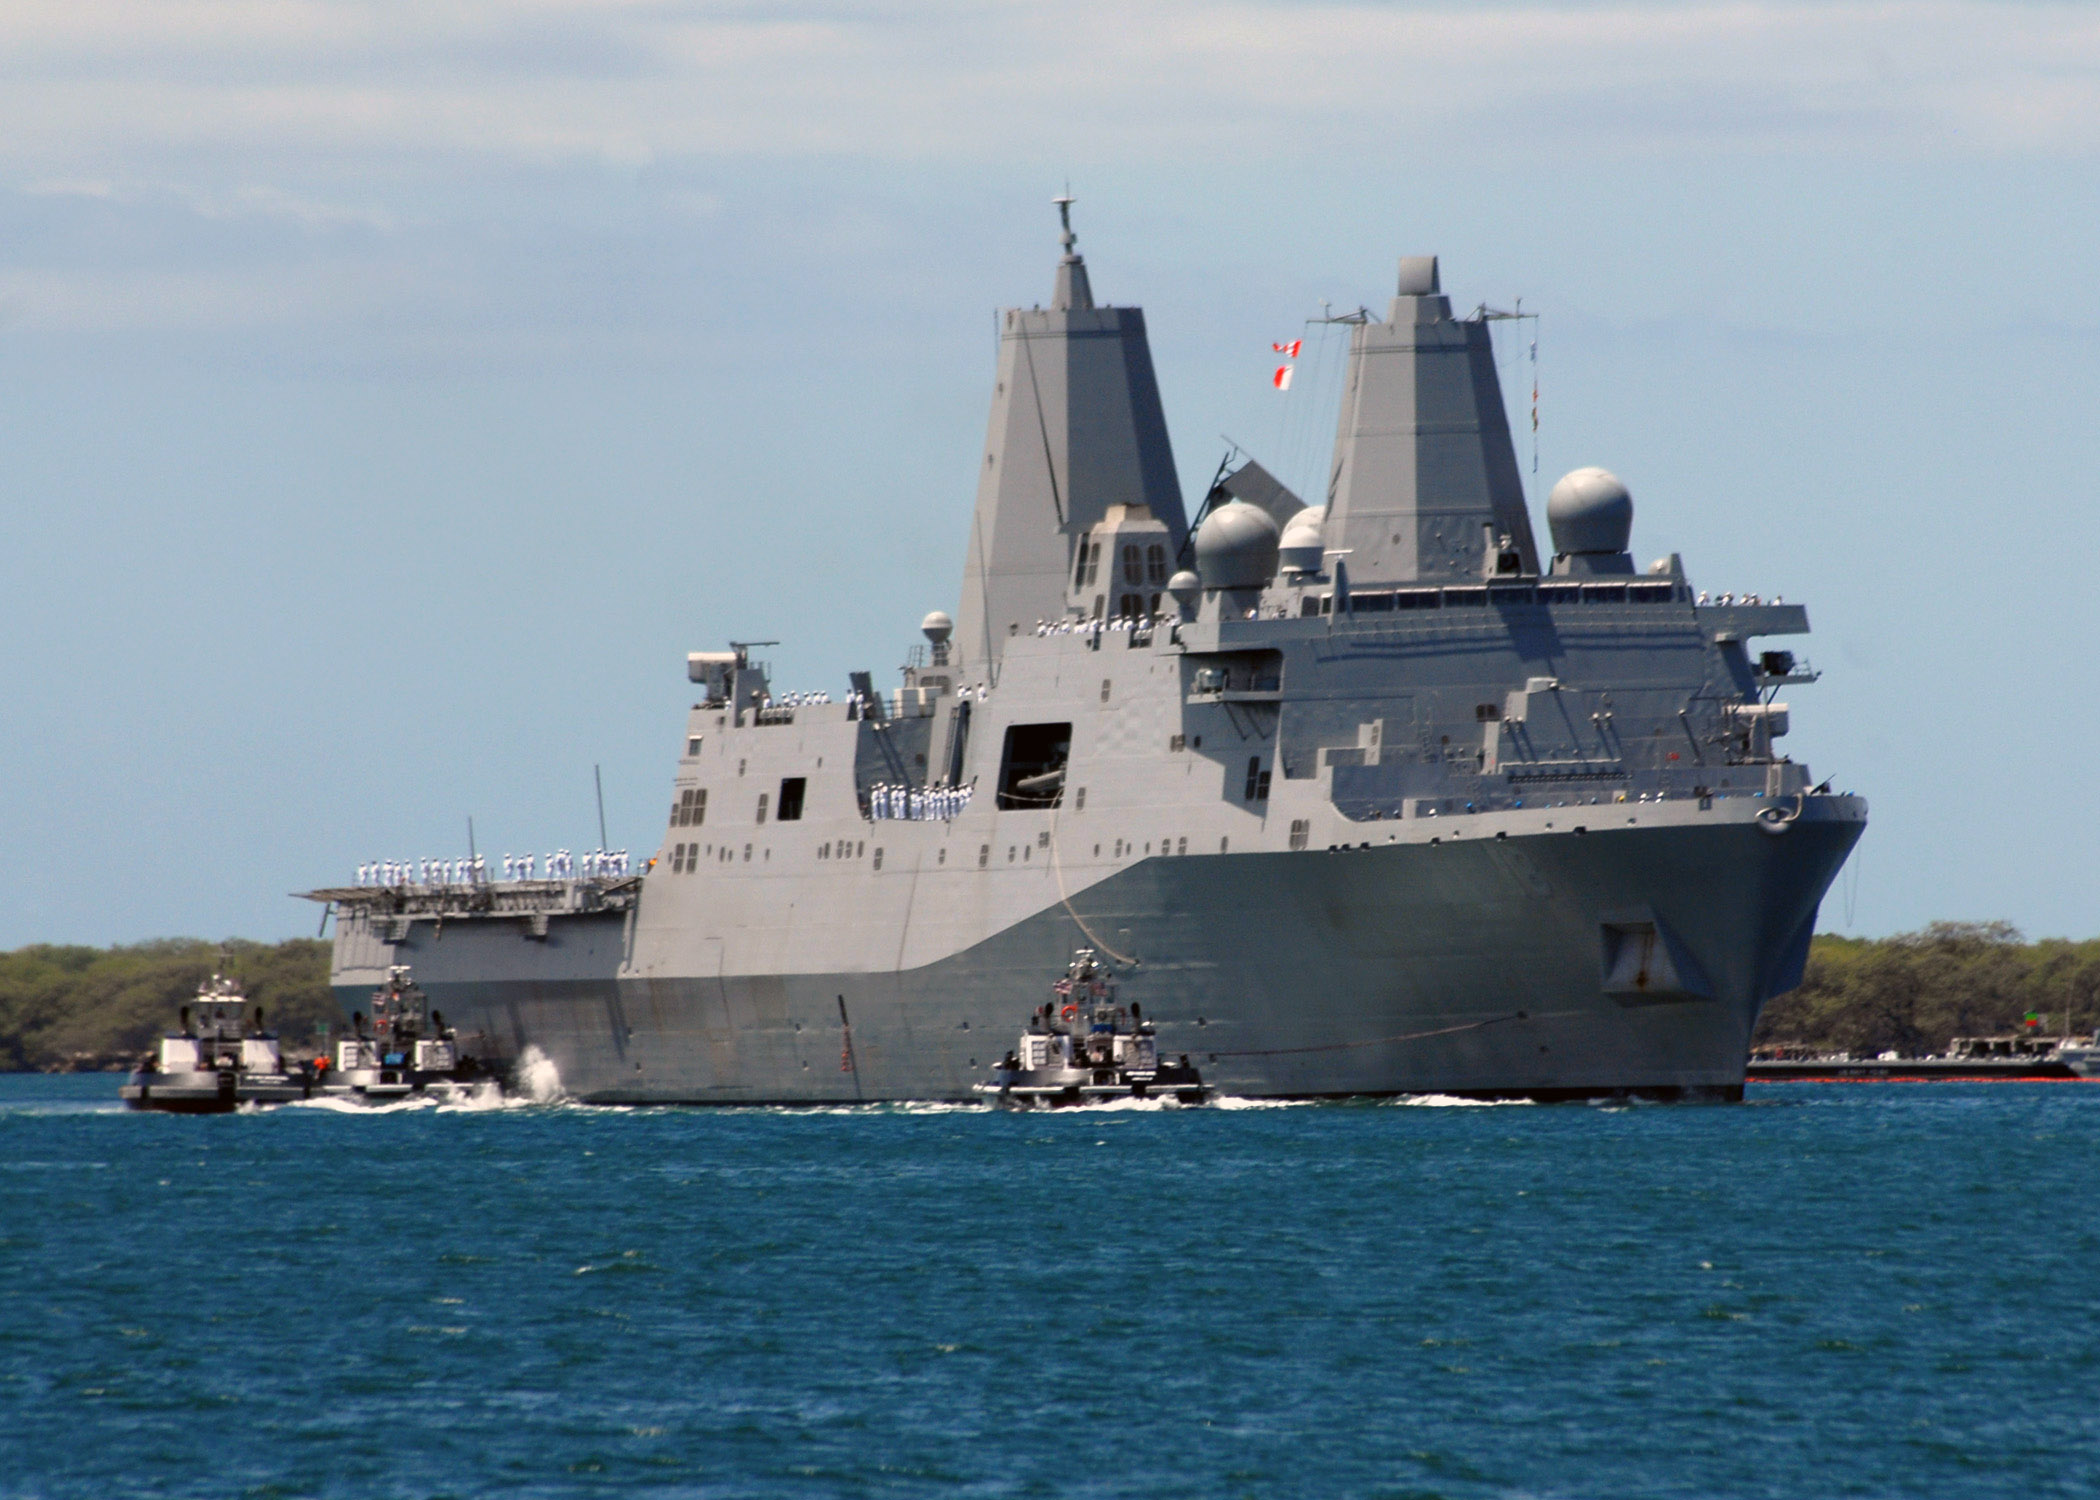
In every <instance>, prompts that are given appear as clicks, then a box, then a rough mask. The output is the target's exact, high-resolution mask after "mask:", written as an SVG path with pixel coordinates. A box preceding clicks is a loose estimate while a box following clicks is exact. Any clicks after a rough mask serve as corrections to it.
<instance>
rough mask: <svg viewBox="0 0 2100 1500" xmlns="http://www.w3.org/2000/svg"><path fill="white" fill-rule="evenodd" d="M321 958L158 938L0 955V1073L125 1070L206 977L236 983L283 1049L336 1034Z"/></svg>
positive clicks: (294, 947) (319, 951)
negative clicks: (280, 1040)
mask: <svg viewBox="0 0 2100 1500" xmlns="http://www.w3.org/2000/svg"><path fill="white" fill-rule="evenodd" d="M328 948H329V945H328V944H327V943H325V942H320V941H317V940H316V939H313V938H294V939H292V940H290V941H289V942H283V943H252V942H247V941H244V940H241V939H234V940H232V941H230V942H225V943H211V942H205V941H203V940H202V939H199V938H161V939H157V940H155V941H153V942H148V943H130V944H126V945H124V946H122V947H117V948H84V947H75V946H70V945H69V946H63V947H61V946H58V945H55V944H49V943H38V944H35V945H34V946H31V947H28V948H17V949H15V950H14V951H13V952H12V953H0V1071H7V1072H17V1073H19V1072H45V1073H53V1072H93V1071H98V1070H102V1069H115V1068H129V1067H130V1066H131V1065H132V1064H133V1063H134V1062H136V1061H137V1060H138V1058H139V1056H140V1054H142V1053H145V1052H150V1051H151V1050H152V1049H153V1048H154V1047H155V1046H156V1045H157V1044H158V1042H159V1039H160V1037H161V1034H162V1033H163V1032H165V1031H167V1030H168V1029H169V1028H170V1027H172V1026H173V1025H174V1024H175V1017H176V1012H177V1011H178V1010H179V1009H180V1008H181V1007H182V1006H183V1005H184V1004H186V1003H187V1002H188V1001H189V999H190V998H191V997H192V996H194V995H195V994H196V993H197V986H198V985H199V984H201V983H202V982H203V981H205V980H206V979H209V978H210V977H211V976H212V975H213V974H220V973H223V974H226V975H228V976H230V977H231V978H233V979H235V980H237V981H239V983H240V984H241V986H242V988H243V990H244V991H245V993H246V994H247V996H248V1001H249V1003H250V1004H251V1005H259V1006H261V1007H262V1008H263V1019H264V1021H265V1022H266V1023H267V1025H268V1026H269V1027H270V1029H271V1030H273V1031H275V1032H276V1033H277V1034H278V1035H279V1036H280V1037H282V1038H283V1039H284V1041H285V1042H286V1044H287V1046H288V1047H289V1048H291V1049H294V1050H301V1049H304V1048H307V1047H310V1046H313V1045H314V1044H315V1043H316V1042H317V1041H318V1031H319V1028H320V1026H321V1025H323V1024H325V1025H327V1026H328V1028H329V1029H330V1030H331V1031H340V1030H341V1029H342V1024H343V1016H342V1011H341V1009H340V1008H339V1007H338V1006H337V1005H336V1003H335V995H334V994H333V992H331V991H330V990H329V988H328Z"/></svg>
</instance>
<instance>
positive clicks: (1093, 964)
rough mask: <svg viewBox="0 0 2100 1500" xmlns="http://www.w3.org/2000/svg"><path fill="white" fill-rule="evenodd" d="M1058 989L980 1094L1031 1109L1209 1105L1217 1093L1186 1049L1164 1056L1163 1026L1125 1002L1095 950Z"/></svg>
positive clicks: (1081, 955)
mask: <svg viewBox="0 0 2100 1500" xmlns="http://www.w3.org/2000/svg"><path fill="white" fill-rule="evenodd" d="M1051 992H1052V996H1053V998H1052V999H1051V1001H1050V1002H1049V1003H1048V1004H1046V1005H1039V1006H1037V1007H1036V1009H1035V1014H1034V1015H1032V1016H1030V1017H1029V1020H1028V1029H1027V1030H1026V1031H1024V1032H1022V1033H1021V1039H1020V1041H1019V1042H1018V1043H1016V1044H1015V1047H1014V1050H1013V1051H1011V1052H1009V1053H1007V1054H1006V1056H1005V1057H1004V1058H1002V1059H1000V1061H999V1063H998V1065H997V1066H996V1067H994V1068H993V1070H992V1078H991V1081H990V1082H989V1083H980V1084H978V1085H977V1092H978V1094H979V1095H981V1096H983V1097H984V1098H985V1099H987V1100H988V1101H990V1102H991V1103H993V1104H999V1105H1006V1106H1010V1107H1016V1108H1024V1109H1025V1108H1031V1107H1043V1106H1057V1105H1066V1104H1100V1103H1104V1102H1106V1101H1108V1100H1111V1099H1146V1098H1152V1099H1172V1100H1174V1101H1176V1102H1177V1103H1181V1104H1201V1103H1202V1102H1203V1101H1204V1100H1205V1099H1207V1098H1208V1097H1209V1090H1207V1089H1205V1088H1204V1086H1203V1075H1202V1074H1201V1073H1199V1072H1198V1071H1197V1070H1196V1069H1195V1068H1194V1067H1192V1066H1190V1064H1189V1060H1188V1057H1187V1056H1186V1054H1184V1055H1183V1056H1181V1057H1180V1058H1178V1059H1177V1058H1166V1059H1162V1058H1161V1056H1160V1051H1159V1034H1158V1031H1157V1029H1156V1028H1155V1027H1154V1026H1153V1025H1152V1023H1151V1022H1150V1021H1147V1020H1146V1019H1145V1016H1144V1011H1143V1008H1142V1006H1141V1004H1140V1003H1139V1002H1138V1001H1135V1000H1133V1001H1132V1002H1131V1003H1130V1004H1129V1006H1127V1007H1125V1006H1123V1005H1120V1004H1118V1003H1117V1001H1116V980H1115V975H1114V973H1113V972H1112V971H1111V970H1110V969H1109V967H1108V965H1107V964H1105V963H1103V962H1102V961H1101V959H1100V958H1099V957H1098V956H1097V955H1096V954H1095V952H1094V950H1093V949H1091V948H1081V949H1080V950H1079V951H1078V952H1077V953H1076V954H1074V955H1073V957H1072V962H1071V965H1070V967H1068V968H1067V969H1066V970H1065V974H1064V977H1063V978H1062V979H1060V980H1058V981H1057V983H1056V984H1055V985H1054V986H1052V991H1051Z"/></svg>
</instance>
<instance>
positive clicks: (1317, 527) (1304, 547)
mask: <svg viewBox="0 0 2100 1500" xmlns="http://www.w3.org/2000/svg"><path fill="white" fill-rule="evenodd" d="M1326 534H1327V507H1326V506H1324V505H1308V506H1307V507H1306V508H1305V509H1304V510H1301V511H1299V512H1298V513H1297V514H1296V515H1294V516H1292V517H1291V518H1290V520H1288V521H1286V522H1285V523H1284V526H1283V542H1282V545H1281V547H1280V548H1279V550H1278V556H1277V560H1278V561H1279V562H1281V563H1282V564H1283V566H1284V567H1286V568H1289V569H1290V570H1291V571H1292V572H1294V573H1317V572H1319V571H1320V560H1321V559H1322V558H1323V557H1325V556H1326V555H1327V554H1326V551H1325V548H1326V540H1325V538H1326Z"/></svg>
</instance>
